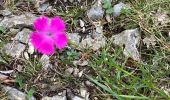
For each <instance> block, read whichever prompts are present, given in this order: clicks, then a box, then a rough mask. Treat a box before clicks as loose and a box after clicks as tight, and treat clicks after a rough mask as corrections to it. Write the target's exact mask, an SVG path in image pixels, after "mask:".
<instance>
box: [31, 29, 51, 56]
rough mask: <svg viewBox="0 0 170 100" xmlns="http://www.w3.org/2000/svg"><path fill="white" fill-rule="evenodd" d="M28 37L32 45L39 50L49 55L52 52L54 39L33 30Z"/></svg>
mask: <svg viewBox="0 0 170 100" xmlns="http://www.w3.org/2000/svg"><path fill="white" fill-rule="evenodd" d="M30 39H31V43H32V44H33V46H34V47H35V48H36V49H37V50H38V51H39V52H41V53H43V54H46V55H51V54H53V53H54V41H53V40H52V38H50V37H48V36H46V35H44V34H41V33H36V32H33V33H32V34H31V37H30Z"/></svg>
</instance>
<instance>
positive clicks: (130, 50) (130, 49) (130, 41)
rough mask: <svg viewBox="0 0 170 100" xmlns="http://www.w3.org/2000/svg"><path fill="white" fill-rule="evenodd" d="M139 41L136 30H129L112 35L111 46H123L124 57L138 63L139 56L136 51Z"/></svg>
mask: <svg viewBox="0 0 170 100" xmlns="http://www.w3.org/2000/svg"><path fill="white" fill-rule="evenodd" d="M139 39H140V35H139V31H138V29H137V28H136V29H130V30H125V31H123V32H122V33H120V34H117V35H114V36H113V44H115V45H119V46H120V47H123V46H125V48H124V51H123V54H124V55H125V56H126V57H131V58H132V59H134V60H137V61H140V55H139V52H138V49H137V45H138V44H139Z"/></svg>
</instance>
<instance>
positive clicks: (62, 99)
mask: <svg viewBox="0 0 170 100" xmlns="http://www.w3.org/2000/svg"><path fill="white" fill-rule="evenodd" d="M41 100H67V98H66V96H58V95H57V96H53V97H43V98H42V99H41Z"/></svg>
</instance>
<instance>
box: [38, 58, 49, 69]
mask: <svg viewBox="0 0 170 100" xmlns="http://www.w3.org/2000/svg"><path fill="white" fill-rule="evenodd" d="M49 59H50V57H49V56H47V55H43V56H42V57H41V59H40V62H41V63H42V66H43V68H44V69H47V68H48V67H49V66H51V64H50V60H49Z"/></svg>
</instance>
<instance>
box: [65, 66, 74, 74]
mask: <svg viewBox="0 0 170 100" xmlns="http://www.w3.org/2000/svg"><path fill="white" fill-rule="evenodd" d="M73 71H74V69H73V68H72V67H70V68H67V69H66V70H65V74H66V75H71V74H72V73H73Z"/></svg>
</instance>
